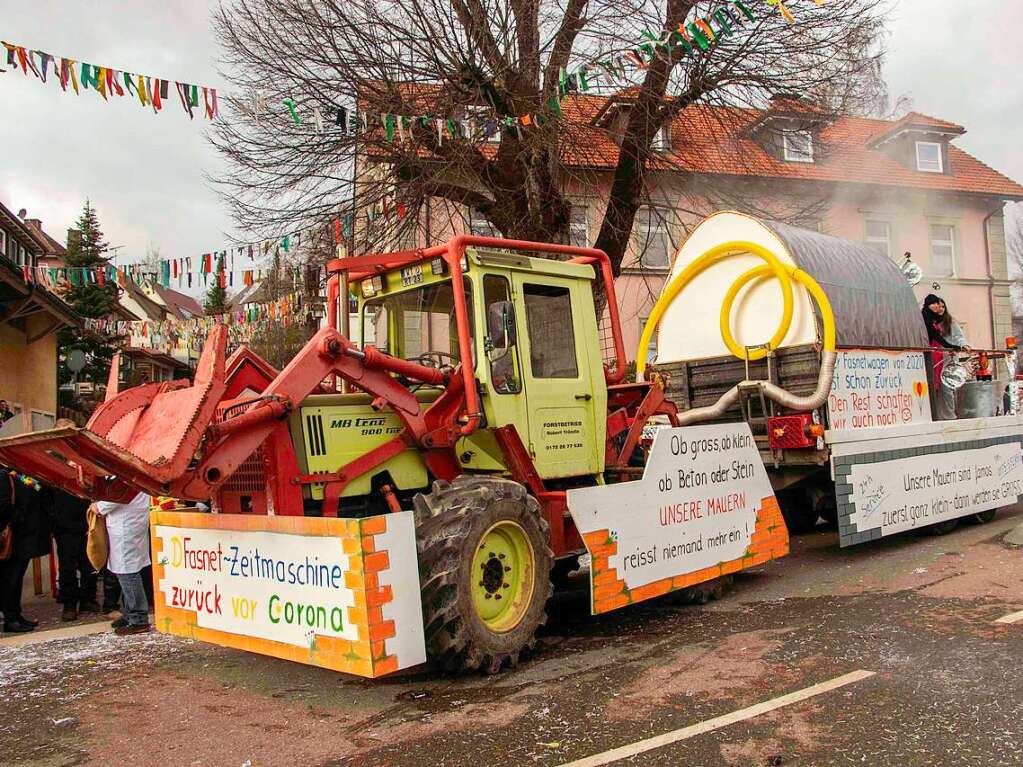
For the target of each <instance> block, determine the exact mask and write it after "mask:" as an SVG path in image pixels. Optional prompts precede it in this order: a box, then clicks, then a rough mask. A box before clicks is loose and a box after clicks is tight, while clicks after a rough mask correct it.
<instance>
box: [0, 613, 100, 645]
mask: <svg viewBox="0 0 1023 767" xmlns="http://www.w3.org/2000/svg"><path fill="white" fill-rule="evenodd" d="M104 631H110V621H106V620H105V621H97V622H94V623H82V624H79V625H78V626H66V627H63V628H57V629H47V630H45V631H29V632H26V633H24V634H13V633H12V634H4V635H3V638H2V639H0V647H28V646H29V645H34V644H42V643H43V642H52V641H54V640H57V639H74V638H75V637H83V636H89V635H90V634H102V633H103V632H104Z"/></svg>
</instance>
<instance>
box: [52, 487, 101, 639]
mask: <svg viewBox="0 0 1023 767" xmlns="http://www.w3.org/2000/svg"><path fill="white" fill-rule="evenodd" d="M49 495H50V518H51V520H52V526H53V537H54V538H55V539H56V540H57V562H58V565H59V567H60V577H59V580H58V582H57V587H58V589H59V590H60V602H61V604H62V605H64V612H63V613H62V614H61V620H65V621H73V620H75V619H76V618H77V617H78V613H79V612H83V613H98V612H99V605H98V604H97V603H96V571H95V570H93V569H92V565H91V564H90V563H89V557H88V555H87V554H86V551H85V542H86V539H87V537H88V530H89V528H88V522H87V521H86V517H85V512H86V510H87V509H88V508H89V502H88V501H86V500H84V499H82V498H78V497H76V496H73V495H71V494H70V493H67V492H65V491H63V490H60V489H58V488H51V489H50V491H49Z"/></svg>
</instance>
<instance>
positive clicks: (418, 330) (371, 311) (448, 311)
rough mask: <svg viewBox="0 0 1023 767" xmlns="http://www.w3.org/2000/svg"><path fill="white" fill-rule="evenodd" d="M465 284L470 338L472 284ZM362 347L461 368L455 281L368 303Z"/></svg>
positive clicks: (471, 326) (436, 364)
mask: <svg viewBox="0 0 1023 767" xmlns="http://www.w3.org/2000/svg"><path fill="white" fill-rule="evenodd" d="M463 284H464V285H465V304H466V311H467V313H468V315H469V335H470V336H474V329H473V322H472V287H471V285H470V284H469V282H468V281H466V282H464V283H463ZM362 344H363V346H366V345H369V344H372V345H373V346H375V347H377V348H378V349H380V350H381V351H386V352H387V353H388V354H392V355H394V356H395V357H401V358H402V359H406V360H417V361H419V362H423V363H424V364H427V365H433V366H444V365H457V364H458V363H459V362H460V361H461V353H460V352H459V348H458V326H457V324H456V322H455V300H454V290H453V289H452V287H451V281H450V280H448V281H445V282H439V283H435V284H433V285H424V286H423V287H421V288H416V289H414V290H406V291H404V292H401V293H394V294H392V295H385V296H380V297H379V298H374V299H371V300H369V301H367V302H366V303H365V304H364V305H363V310H362Z"/></svg>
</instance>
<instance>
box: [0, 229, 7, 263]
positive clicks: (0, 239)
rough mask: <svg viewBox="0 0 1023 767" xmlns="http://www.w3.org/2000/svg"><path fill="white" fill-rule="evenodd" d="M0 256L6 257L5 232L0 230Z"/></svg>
mask: <svg viewBox="0 0 1023 767" xmlns="http://www.w3.org/2000/svg"><path fill="white" fill-rule="evenodd" d="M0 256H5V257H6V256H7V232H5V231H4V230H3V229H0Z"/></svg>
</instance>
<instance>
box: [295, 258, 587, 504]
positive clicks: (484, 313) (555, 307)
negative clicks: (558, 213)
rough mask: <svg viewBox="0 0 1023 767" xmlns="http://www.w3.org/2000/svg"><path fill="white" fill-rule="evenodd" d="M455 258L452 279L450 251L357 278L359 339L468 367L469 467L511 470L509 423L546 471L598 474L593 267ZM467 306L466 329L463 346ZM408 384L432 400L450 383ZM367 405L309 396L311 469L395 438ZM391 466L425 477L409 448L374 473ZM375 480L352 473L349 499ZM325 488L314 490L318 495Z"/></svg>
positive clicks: (464, 443)
mask: <svg viewBox="0 0 1023 767" xmlns="http://www.w3.org/2000/svg"><path fill="white" fill-rule="evenodd" d="M460 266H461V269H460V270H459V272H460V273H459V274H458V275H457V277H456V276H454V275H452V274H451V273H450V270H449V269H448V268H447V262H446V261H445V260H444V259H442V258H434V259H432V260H430V261H429V262H426V263H423V262H417V263H411V264H406V265H403V266H400V267H397V268H393V269H389V270H386V271H382V272H380V273H377V274H374V275H372V276H368V277H363V278H362V279H359V280H353V281H352V282H351V283H350V290H351V292H352V293H353V294H354V296H355V298H356V300H357V305H358V320H357V322H356V323H354V326H353V328H352V341H353V342H354V343H355V344H356V346H358V347H359V348H362V349H365V348H366V347H374V348H376V349H377V350H379V351H381V352H384V353H386V354H388V355H390V356H393V357H396V358H398V359H402V360H407V361H409V362H415V363H419V364H421V365H425V366H428V367H432V368H437V369H441V370H446V371H452V372H453V371H454V370H455V369H456V368H457V367H458V366H459V365H461V364H465V365H468V366H470V367H471V369H472V371H473V374H474V379H475V381H476V385H477V391H478V395H479V401H480V405H481V412H482V418H481V422H480V426H479V428H478V429H477V430H476V431H474V432H473V433H472V434H469V435H466V436H464V437H462V438H461V439H460V440H459V441H458V443H457V445H456V447H455V454H456V457H457V460H458V462H459V465H460V467H461V469H462V470H464V471H468V472H486V473H491V472H493V473H505V472H507V471H508V469H509V467H508V465H507V458H506V451H505V450H504V449H503V448H502V446H501V445H500V444H499V442H498V439H497V438H496V436H495V433H494V430H495V429H503V430H504V433H507V432H508V430H509V429H508V427H511V428H513V429H514V431H515V433H516V434H517V436H518V439H519V440H520V441H521V444H522V446H523V447H524V449H525V451H526V452H527V453H528V455H529V458H530V459H531V461H532V463H533V465H534V467H535V470H536V472H537V474H538V475H539V477H540V478H541V479H543V480H557V479H560V478H568V477H573V478H575V477H585V476H590V477H593V476H595V475H597V474H599V473H600V472H601V471H602V470H603V467H604V450H603V448H604V444H605V430H606V413H607V409H606V408H607V386H606V383H605V379H604V369H603V360H602V358H601V354H600V349H599V348H598V345H597V343H596V339H597V337H598V334H597V327H596V319H595V313H594V311H593V293H592V281H593V279H594V271H593V268H592V267H591V266H589V265H588V264H573V263H566V262H560V261H552V260H549V259H543V258H536V257H530V256H525V255H520V254H515V253H511V252H508V251H501V250H491V249H483V248H469V249H467V250H466V252H465V257H464V258H463V259H462V263H461V264H460ZM455 280H458V281H459V282H460V285H461V290H458V289H457V287H456V283H455ZM459 302H464V303H463V307H458V306H457V305H458V303H459ZM461 308H464V312H462V311H459V309H461ZM460 314H464V316H465V318H466V325H467V331H468V333H467V337H468V344H467V346H466V347H464V348H463V345H462V343H461V342H460V337H459V332H458V317H459V315H460ZM410 388H411V389H412V390H413V391H414V394H415V396H416V398H417V399H418V400H419V401H420V402H421V404H422V406H423V407H424V408H425V407H427V406H428V405H429V404H430V403H432V402H434V401H435V400H436V399H437V397H438V396H439V395H440V394H441V392H442V391H443V390H444V388H445V385H444V384H443V383H438V384H429V383H418V382H415V383H411V382H410ZM372 404H373V403H372V399H371V398H370V397H368V396H367V395H364V394H327V395H312V396H310V397H308V398H307V399H306V401H305V402H304V403H303V406H302V408H301V412H300V413H299V414H297V418H296V419H295V420H296V421H297V424H296V425H298V426H299V427H300V428H301V431H302V442H303V443H304V444H305V448H306V449H305V454H306V466H305V467H304V468H305V469H306V470H307V471H310V472H316V471H319V470H326V469H327V467H328V466H332V467H336V466H338V465H344V464H345V463H347V462H348V461H350V460H353V459H354V458H356V457H357V456H359V455H363V454H365V453H367V452H368V451H370V450H372V449H374V448H375V447H377V446H378V445H380V444H383V443H384V442H386V441H388V440H390V439H393V438H394V436H395V434H397V433H398V432H399V431H400V430H401V421H400V420H399V419H398V417H397V416H396V415H395V414H394V413H392V412H390V411H388V410H387V409H382V410H379V411H378V410H374V408H373V406H372ZM385 472H386V474H387V477H386V479H387V480H388V481H389V482H390V483H391V484H392V485H393V486H394V487H395V489H397V490H413V489H417V488H422V487H425V486H426V485H427V482H428V479H427V467H426V465H425V463H424V462H423V460H422V454H421V452H420V451H418V450H416V449H413V448H410V449H408V450H406V451H404V452H403V453H401V454H400V455H398V456H395V457H394V458H392V459H391V460H390V461H389V462H388V463H386V464H384V465H382V466H381V467H380V468H379V469H378V470H377V472H376V473H375V474H376V475H384V473H385ZM373 476H374V474H367V475H365V476H363V477H362V478H360V479H358V480H355V481H353V482H352V483H351V484H350V485H349V486H348V487H347V488H346V490H345V492H344V493H343V494H342V497H345V496H360V495H365V494H367V493H370V492H371V491H372V489H373ZM321 492H322V488H317V487H316V486H313V487H312V488H311V497H312V498H313V499H316V498H317V497H318V496H320V494H321Z"/></svg>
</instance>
